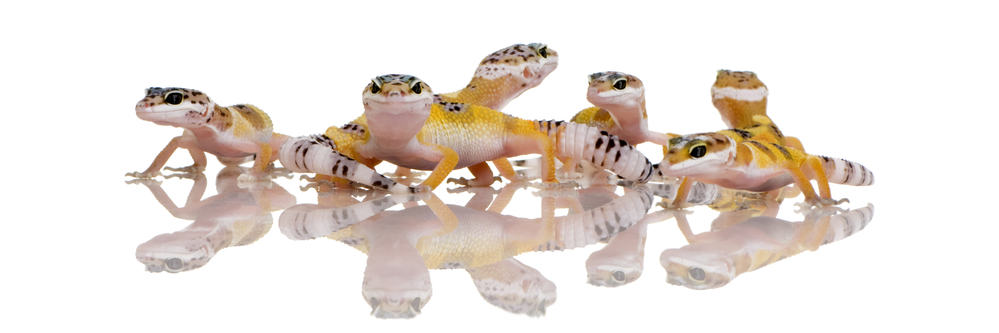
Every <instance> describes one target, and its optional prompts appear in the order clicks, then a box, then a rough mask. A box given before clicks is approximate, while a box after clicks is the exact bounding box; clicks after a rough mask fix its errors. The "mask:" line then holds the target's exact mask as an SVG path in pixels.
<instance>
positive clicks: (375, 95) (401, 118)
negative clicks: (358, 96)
mask: <svg viewBox="0 0 999 333" xmlns="http://www.w3.org/2000/svg"><path fill="white" fill-rule="evenodd" d="M362 95H363V97H362V100H363V102H364V116H365V117H366V118H367V119H368V130H369V131H370V132H371V134H372V135H375V136H377V137H378V138H380V139H386V140H393V139H398V140H408V138H412V137H413V136H415V135H416V133H417V132H419V131H420V129H421V128H423V123H424V122H426V120H427V118H428V117H430V107H431V105H432V104H433V101H434V93H433V91H431V90H430V86H428V85H427V84H426V83H424V82H423V80H420V79H419V78H418V77H415V76H412V75H404V74H388V75H382V76H378V77H376V78H374V79H371V83H368V85H367V86H366V87H364V92H363V94H362Z"/></svg>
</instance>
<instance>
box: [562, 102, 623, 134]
mask: <svg viewBox="0 0 999 333" xmlns="http://www.w3.org/2000/svg"><path fill="white" fill-rule="evenodd" d="M570 121H572V122H574V123H579V124H586V125H590V126H593V127H596V128H599V129H602V130H605V131H610V130H612V129H614V125H615V124H614V117H611V114H610V112H607V110H604V109H602V108H600V107H596V106H594V107H591V108H586V109H583V110H582V111H579V112H578V113H576V115H575V116H573V117H572V119H570Z"/></svg>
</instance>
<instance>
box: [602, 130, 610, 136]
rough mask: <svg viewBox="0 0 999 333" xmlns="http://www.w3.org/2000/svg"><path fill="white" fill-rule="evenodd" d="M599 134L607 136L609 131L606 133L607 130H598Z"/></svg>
mask: <svg viewBox="0 0 999 333" xmlns="http://www.w3.org/2000/svg"><path fill="white" fill-rule="evenodd" d="M600 135H603V136H608V135H610V133H607V131H600Z"/></svg>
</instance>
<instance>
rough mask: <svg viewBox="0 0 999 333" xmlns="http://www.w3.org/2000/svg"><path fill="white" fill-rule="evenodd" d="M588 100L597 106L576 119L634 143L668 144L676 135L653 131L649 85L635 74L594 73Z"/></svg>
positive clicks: (574, 119)
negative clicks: (647, 94) (647, 96)
mask: <svg viewBox="0 0 999 333" xmlns="http://www.w3.org/2000/svg"><path fill="white" fill-rule="evenodd" d="M586 100H588V101H590V103H593V105H594V106H593V107H590V108H586V109H583V110H582V111H579V113H576V115H575V116H573V117H572V122H574V123H580V124H587V125H590V126H594V127H597V128H599V129H601V130H605V131H607V132H610V133H611V134H614V135H617V136H618V137H620V138H622V139H624V140H625V141H628V143H631V144H632V145H637V144H640V143H643V142H653V143H655V144H658V145H661V146H665V145H667V144H668V143H669V139H670V138H671V137H673V136H671V135H669V134H665V133H659V132H653V131H649V114H648V112H647V111H646V109H645V86H644V85H643V84H642V80H639V79H638V77H636V76H634V75H631V74H626V73H621V72H614V71H608V72H599V73H593V74H590V76H589V89H587V91H586Z"/></svg>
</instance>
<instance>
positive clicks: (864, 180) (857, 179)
mask: <svg viewBox="0 0 999 333" xmlns="http://www.w3.org/2000/svg"><path fill="white" fill-rule="evenodd" d="M818 158H820V159H821V160H822V168H823V169H825V172H826V177H828V178H829V182H830V183H836V184H843V185H855V186H865V185H871V184H873V183H874V173H873V172H871V170H868V169H867V168H866V167H864V166H863V165H860V163H856V162H850V161H847V160H844V159H842V158H833V157H825V156H818Z"/></svg>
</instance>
